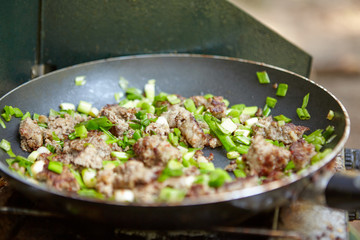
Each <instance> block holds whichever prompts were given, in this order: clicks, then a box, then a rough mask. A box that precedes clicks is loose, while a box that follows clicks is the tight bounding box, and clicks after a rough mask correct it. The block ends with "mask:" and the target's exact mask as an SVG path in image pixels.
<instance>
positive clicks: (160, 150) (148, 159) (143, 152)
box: [134, 135, 182, 166]
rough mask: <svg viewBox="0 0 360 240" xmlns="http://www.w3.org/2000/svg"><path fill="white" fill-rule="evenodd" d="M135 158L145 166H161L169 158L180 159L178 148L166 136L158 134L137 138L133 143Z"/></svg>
mask: <svg viewBox="0 0 360 240" xmlns="http://www.w3.org/2000/svg"><path fill="white" fill-rule="evenodd" d="M134 151H135V154H136V156H137V158H138V159H139V160H140V161H142V162H143V163H144V164H145V165H146V166H159V165H160V166H163V165H165V164H166V163H167V162H168V161H169V160H171V159H181V156H182V155H181V153H180V151H179V149H177V148H176V147H173V146H172V145H171V144H170V143H169V142H168V141H167V140H166V138H162V137H161V136H158V135H153V136H147V137H144V138H141V139H139V140H138V141H137V142H136V143H135V144H134Z"/></svg>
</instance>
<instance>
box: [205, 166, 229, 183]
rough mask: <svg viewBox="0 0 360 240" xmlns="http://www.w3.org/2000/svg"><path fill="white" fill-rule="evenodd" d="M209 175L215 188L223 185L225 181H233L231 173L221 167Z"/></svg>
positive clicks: (210, 181)
mask: <svg viewBox="0 0 360 240" xmlns="http://www.w3.org/2000/svg"><path fill="white" fill-rule="evenodd" d="M209 177H210V179H209V186H210V187H215V188H218V187H221V186H222V185H224V183H225V182H229V181H231V177H230V175H229V174H228V173H227V172H226V171H225V170H223V169H221V168H216V169H215V170H213V171H211V172H210V175H209Z"/></svg>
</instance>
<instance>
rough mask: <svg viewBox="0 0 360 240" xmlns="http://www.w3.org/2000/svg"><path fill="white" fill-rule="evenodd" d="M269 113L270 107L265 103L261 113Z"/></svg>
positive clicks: (265, 115)
mask: <svg viewBox="0 0 360 240" xmlns="http://www.w3.org/2000/svg"><path fill="white" fill-rule="evenodd" d="M270 113H271V108H270V107H269V106H268V105H267V104H265V106H264V109H263V112H262V115H263V116H264V117H267V116H269V115H270Z"/></svg>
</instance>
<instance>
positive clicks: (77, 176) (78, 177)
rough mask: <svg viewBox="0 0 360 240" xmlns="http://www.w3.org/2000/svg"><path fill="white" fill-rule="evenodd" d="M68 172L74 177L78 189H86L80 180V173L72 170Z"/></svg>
mask: <svg viewBox="0 0 360 240" xmlns="http://www.w3.org/2000/svg"><path fill="white" fill-rule="evenodd" d="M70 172H71V173H72V174H73V176H74V177H75V179H76V181H77V183H78V184H79V186H80V188H86V186H85V183H84V181H83V180H82V178H81V175H80V173H79V172H78V171H76V170H74V169H72V168H70Z"/></svg>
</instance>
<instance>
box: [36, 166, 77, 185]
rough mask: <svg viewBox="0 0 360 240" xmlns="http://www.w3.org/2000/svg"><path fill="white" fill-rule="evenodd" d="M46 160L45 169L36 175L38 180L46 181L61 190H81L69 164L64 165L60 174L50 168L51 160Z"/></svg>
mask: <svg viewBox="0 0 360 240" xmlns="http://www.w3.org/2000/svg"><path fill="white" fill-rule="evenodd" d="M45 162H46V163H45V165H44V168H43V170H42V171H41V172H40V173H38V174H37V175H36V178H37V179H38V180H42V181H46V183H47V184H48V185H50V186H53V187H54V188H55V189H57V190H60V191H61V190H65V191H70V192H77V191H78V190H80V186H79V184H78V182H77V181H76V179H75V177H74V175H73V174H72V173H71V171H70V169H69V168H68V167H67V166H63V170H62V172H61V174H58V173H55V172H52V171H50V170H48V165H49V161H48V160H45Z"/></svg>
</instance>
